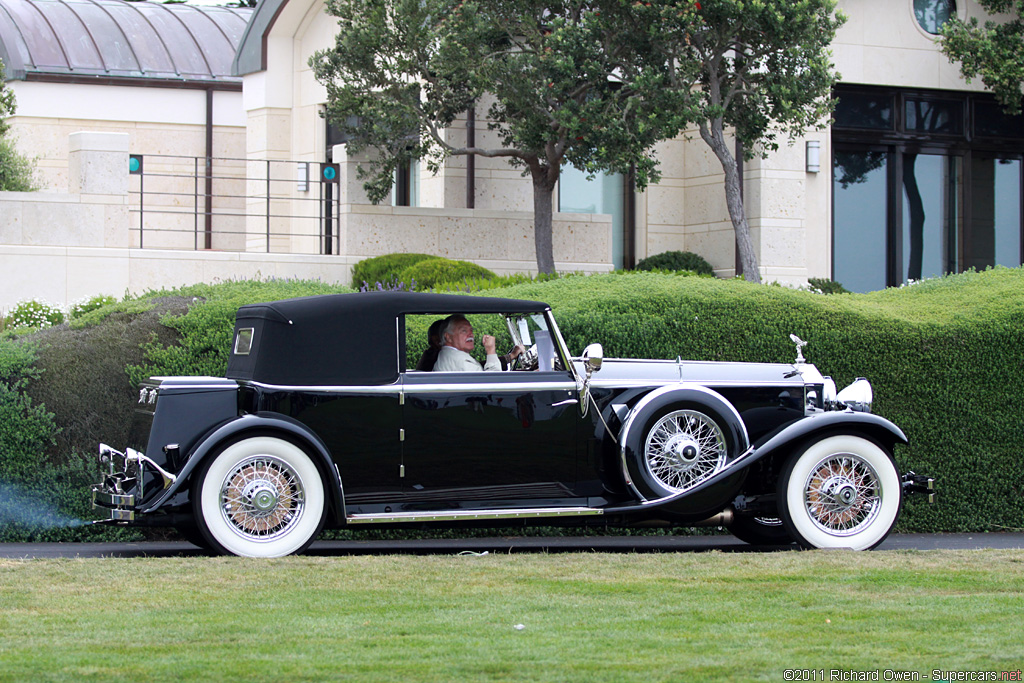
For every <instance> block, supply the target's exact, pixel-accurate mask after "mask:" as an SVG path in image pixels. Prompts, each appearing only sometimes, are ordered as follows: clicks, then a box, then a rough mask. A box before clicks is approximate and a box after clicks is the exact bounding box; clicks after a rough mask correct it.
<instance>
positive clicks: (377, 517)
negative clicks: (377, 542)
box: [345, 507, 604, 524]
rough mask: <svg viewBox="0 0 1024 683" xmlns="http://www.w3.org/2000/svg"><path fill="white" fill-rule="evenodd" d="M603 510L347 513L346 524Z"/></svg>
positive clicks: (597, 512) (585, 513) (598, 512)
mask: <svg viewBox="0 0 1024 683" xmlns="http://www.w3.org/2000/svg"><path fill="white" fill-rule="evenodd" d="M603 514H604V510H602V509H600V508H588V507H564V508H522V509H518V510H514V509H508V510H450V511H447V512H387V513H383V514H368V515H349V516H348V517H346V518H345V521H346V523H348V524H400V523H402V522H448V521H460V520H474V519H521V518H527V517H535V518H536V517H585V516H594V515H603Z"/></svg>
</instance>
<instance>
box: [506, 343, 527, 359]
mask: <svg viewBox="0 0 1024 683" xmlns="http://www.w3.org/2000/svg"><path fill="white" fill-rule="evenodd" d="M524 353H526V348H525V347H524V346H523V345H522V344H516V345H515V346H513V347H512V350H511V351H509V352H508V359H509V360H515V359H516V358H519V356H520V355H522V354H524Z"/></svg>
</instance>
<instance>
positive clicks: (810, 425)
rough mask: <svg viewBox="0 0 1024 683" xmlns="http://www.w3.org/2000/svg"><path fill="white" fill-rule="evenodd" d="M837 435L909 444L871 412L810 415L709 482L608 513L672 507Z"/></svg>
mask: <svg viewBox="0 0 1024 683" xmlns="http://www.w3.org/2000/svg"><path fill="white" fill-rule="evenodd" d="M834 432H843V433H847V434H849V433H857V434H862V435H865V436H869V437H871V438H874V439H875V440H876V441H880V442H881V443H882V444H883V445H884V446H886V447H887V448H889V450H890V451H891V450H892V447H893V446H894V445H895V444H897V443H901V444H904V445H905V444H907V443H909V441H908V440H907V436H906V434H904V433H903V430H902V429H900V428H899V427H897V426H896V425H894V424H893V423H892V422H890V421H889V420H886V419H885V418H884V417H879V416H878V415H873V414H871V413H858V412H854V411H852V410H844V411H842V412H827V413H826V412H823V413H818V414H816V415H809V416H807V417H805V418H804V419H802V420H798V421H796V422H792V423H790V424H789V425H786V426H785V427H783V428H782V429H780V430H778V431H776V432H774V433H772V434H768V435H767V436H765V437H764V438H763V439H761V440H759V441H758V442H757V443H756V444H754V445H753V446H751V447H750V448H748V449H747V450H746V451H745V452H744V453H742V454H741V455H740V456H739V457H738V458H736V459H734V460H733V461H732V462H730V463H729V464H727V465H726V466H725V467H724V468H722V470H721V471H720V472H718V473H716V474H715V475H714V476H712V477H710V478H708V479H707V480H706V481H703V482H701V483H700V484H699V485H697V486H695V487H694V488H692V489H689V490H687V491H683V492H682V493H677V494H674V495H671V496H665V497H663V498H659V499H657V500H646V501H643V502H641V503H639V504H635V505H624V506H619V507H615V508H609V509H607V510H605V514H613V513H632V512H638V511H641V510H649V509H651V508H656V507H660V506H662V505H671V504H672V503H675V502H676V501H681V500H683V499H684V498H687V497H690V496H694V495H696V494H699V493H701V492H703V491H705V490H706V489H708V488H710V487H712V486H714V485H716V484H718V483H719V482H721V481H723V480H725V479H727V478H728V477H731V476H733V475H735V474H736V473H737V472H740V471H741V470H743V469H746V468H747V467H750V466H751V465H753V464H754V463H755V462H757V461H759V460H761V459H763V458H766V457H771V456H774V455H776V454H779V453H785V454H788V453H790V452H791V451H792V450H793V447H794V446H795V445H797V444H798V443H799V442H801V441H803V440H805V439H808V438H810V437H813V436H816V435H821V434H827V433H834Z"/></svg>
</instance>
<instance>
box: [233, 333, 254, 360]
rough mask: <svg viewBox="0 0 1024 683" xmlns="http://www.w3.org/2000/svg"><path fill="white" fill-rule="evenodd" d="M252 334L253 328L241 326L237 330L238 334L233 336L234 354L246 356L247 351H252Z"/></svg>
mask: <svg viewBox="0 0 1024 683" xmlns="http://www.w3.org/2000/svg"><path fill="white" fill-rule="evenodd" d="M252 335H253V328H251V327H243V328H242V329H240V330H238V335H237V336H236V337H235V355H236V356H248V355H249V352H250V351H252Z"/></svg>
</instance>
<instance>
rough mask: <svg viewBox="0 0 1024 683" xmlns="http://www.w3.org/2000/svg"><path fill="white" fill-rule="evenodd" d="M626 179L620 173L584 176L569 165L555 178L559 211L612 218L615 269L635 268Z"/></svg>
mask: <svg viewBox="0 0 1024 683" xmlns="http://www.w3.org/2000/svg"><path fill="white" fill-rule="evenodd" d="M629 187H630V183H629V181H628V179H627V178H626V177H625V176H623V175H622V174H619V173H598V174H596V175H594V176H593V177H588V176H587V173H586V172H584V171H581V170H579V169H577V168H574V167H572V166H570V165H568V164H567V165H565V166H563V167H562V172H561V174H560V175H559V178H558V210H559V211H560V212H562V213H594V214H609V215H611V217H612V265H614V266H615V268H616V269H622V268H632V267H633V265H635V264H634V256H633V254H634V251H633V249H634V247H633V242H634V240H633V230H634V228H633V226H632V221H630V220H629V216H630V214H631V212H632V209H631V201H630V195H631V192H630V191H629Z"/></svg>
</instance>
